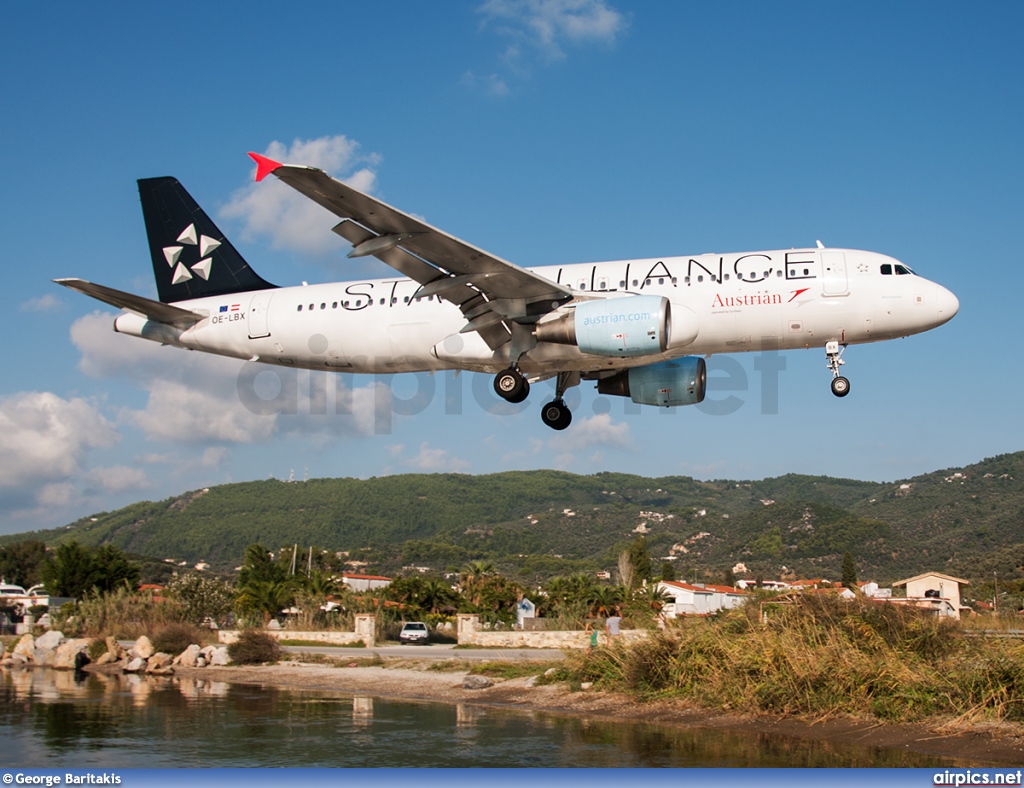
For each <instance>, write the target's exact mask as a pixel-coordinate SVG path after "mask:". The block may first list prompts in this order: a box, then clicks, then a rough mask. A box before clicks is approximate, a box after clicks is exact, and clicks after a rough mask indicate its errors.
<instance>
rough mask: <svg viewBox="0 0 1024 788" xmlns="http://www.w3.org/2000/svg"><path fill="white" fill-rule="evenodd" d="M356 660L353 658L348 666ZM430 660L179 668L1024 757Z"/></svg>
mask: <svg viewBox="0 0 1024 788" xmlns="http://www.w3.org/2000/svg"><path fill="white" fill-rule="evenodd" d="M353 664H354V663H353ZM428 667H429V663H426V662H422V663H416V662H413V661H410V660H402V661H400V662H398V663H395V664H393V665H389V666H385V667H382V666H370V667H366V666H353V667H333V666H325V665H318V664H303V663H296V662H290V663H284V664H280V665H266V666H259V667H220V668H197V669H187V668H180V667H179V668H176V672H177V673H178V674H179V675H191V676H196V677H197V678H198V677H201V678H205V679H212V680H215V681H226V682H230V683H236V684H256V685H267V686H277V687H289V688H296V689H316V690H337V691H340V692H346V693H352V694H356V695H373V696H375V697H379V698H392V699H396V700H425V701H438V702H443V703H473V704H482V705H494V706H506V707H512V708H517V707H518V708H523V709H529V710H538V711H546V712H550V713H554V714H571V715H576V716H588V717H596V718H604V719H628V720H632V721H638V722H645V723H655V724H659V725H670V726H686V727H701V728H714V729H720V730H733V731H749V732H751V733H777V734H783V735H787V736H799V737H805V738H810V739H824V740H829V741H835V742H843V743H850V744H861V745H867V746H873V747H884V748H895V749H902V750H907V751H912V752H920V753H927V754H932V755H941V756H946V757H951V758H957V759H960V760H962V761H963V762H964V765H965V766H967V765H972V766H980V765H988V766H1015V765H1018V764H1021V763H1022V762H1024V731H1022V730H1021V729H1019V728H1016V729H1014V728H1011V727H1010V726H996V727H993V726H984V727H983V726H974V727H972V728H970V729H967V730H965V729H964V728H963V726H962V725H961V726H959V727H958V729H957V730H956V731H955V732H950V731H949V730H942V729H941V728H936V727H935V726H929V725H921V724H912V725H883V724H878V723H872V722H867V721H861V720H855V719H829V720H824V721H818V722H808V721H804V720H797V719H792V718H776V717H767V716H756V717H754V716H746V715H740V714H734V713H728V712H716V711H707V710H699V709H691V708H687V707H685V706H684V705H683V704H680V703H677V702H666V701H658V702H654V703H639V702H637V701H634V700H633V699H631V698H629V697H628V696H625V695H621V694H618V693H609V692H599V691H596V690H593V689H588V690H583V691H578V692H572V691H570V690H569V688H568V687H567V686H565V685H564V684H557V685H548V686H543V685H542V686H530V685H529V683H528V680H527V679H509V680H502V679H497V678H492V679H491V680H492V681H493V682H494V685H493V686H491V687H486V688H484V689H466V688H464V687H463V686H462V682H463V679H464V678H465V676H466V675H467V673H466V671H465V670H458V671H454V672H442V671H438V670H429V669H428Z"/></svg>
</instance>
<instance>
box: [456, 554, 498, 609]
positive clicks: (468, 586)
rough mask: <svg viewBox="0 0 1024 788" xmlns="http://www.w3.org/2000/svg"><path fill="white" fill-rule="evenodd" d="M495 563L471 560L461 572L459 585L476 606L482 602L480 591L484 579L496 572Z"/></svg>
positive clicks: (464, 594) (467, 598)
mask: <svg viewBox="0 0 1024 788" xmlns="http://www.w3.org/2000/svg"><path fill="white" fill-rule="evenodd" d="M495 571H496V570H495V568H494V564H492V563H491V562H490V561H479V560H478V561H470V562H469V563H468V564H466V565H465V566H463V567H462V571H461V572H459V585H460V586H461V588H462V594H463V596H464V597H465V598H466V600H467V601H468V602H469V603H470V604H472V605H475V606H479V604H480V593H481V590H482V588H483V583H484V579H485V578H486V577H488V576H490V575H493V574H495Z"/></svg>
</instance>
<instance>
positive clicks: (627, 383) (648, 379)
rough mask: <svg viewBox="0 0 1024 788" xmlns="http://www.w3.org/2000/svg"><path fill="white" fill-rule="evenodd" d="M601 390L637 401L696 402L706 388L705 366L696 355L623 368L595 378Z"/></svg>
mask: <svg viewBox="0 0 1024 788" xmlns="http://www.w3.org/2000/svg"><path fill="white" fill-rule="evenodd" d="M597 390H598V391H599V392H600V393H601V394H610V395H612V396H615V397H629V398H630V399H632V400H633V402H635V403H637V404H638V405H661V406H664V407H666V408H667V407H671V406H673V405H696V404H697V403H698V402H703V401H704V394H705V393H706V391H707V366H706V365H705V364H704V359H703V358H701V357H700V356H686V357H685V358H677V359H672V360H671V361H661V362H659V363H657V364H648V365H647V366H646V367H633V368H632V369H624V370H623V371H622V372H619V373H616V374H615V375H612V376H610V377H607V378H602V379H601V380H599V381H598V382H597Z"/></svg>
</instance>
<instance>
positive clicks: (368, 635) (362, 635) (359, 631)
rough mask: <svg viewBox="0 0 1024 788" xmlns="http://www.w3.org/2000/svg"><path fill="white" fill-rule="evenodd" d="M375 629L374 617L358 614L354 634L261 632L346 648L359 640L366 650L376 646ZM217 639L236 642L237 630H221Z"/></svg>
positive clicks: (332, 631)
mask: <svg viewBox="0 0 1024 788" xmlns="http://www.w3.org/2000/svg"><path fill="white" fill-rule="evenodd" d="M376 627H377V617H376V616H374V615H368V614H363V613H359V614H357V615H356V616H355V632H340V631H334V630H329V631H314V632H300V631H298V630H294V629H265V630H263V631H264V632H266V633H267V634H268V635H270V636H271V637H272V638H275V639H276V640H305V641H309V642H315V643H323V644H324V645H325V646H347V645H349V644H350V643H358V642H359V641H360V640H361V641H362V642H363V644H364V645H365V646H366V647H367V648H373V647H374V646H375V645H377V639H376V635H375V633H376ZM217 639H218V640H219V641H220V642H221V643H228V644H230V643H234V642H235V641H236V640H238V630H232V629H222V630H220V632H218V633H217Z"/></svg>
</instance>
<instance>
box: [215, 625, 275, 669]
mask: <svg viewBox="0 0 1024 788" xmlns="http://www.w3.org/2000/svg"><path fill="white" fill-rule="evenodd" d="M228 656H229V657H231V661H232V662H235V663H237V664H239V665H260V664H263V663H265V662H277V661H278V660H279V659H281V644H280V643H278V642H277V640H276V639H274V638H273V637H271V636H270V635H268V634H267V633H266V632H261V631H260V630H258V629H246V630H244V631H243V632H242V633H241V634H240V635H239V636H238V640H236V641H235V642H234V643H232V644H231V645H230V646H228Z"/></svg>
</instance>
